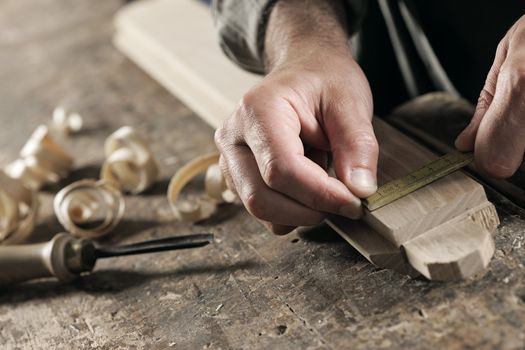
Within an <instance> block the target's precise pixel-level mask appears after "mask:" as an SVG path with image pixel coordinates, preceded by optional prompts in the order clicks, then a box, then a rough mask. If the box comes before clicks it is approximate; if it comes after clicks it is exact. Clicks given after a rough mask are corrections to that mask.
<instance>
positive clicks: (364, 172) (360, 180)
mask: <svg viewBox="0 0 525 350" xmlns="http://www.w3.org/2000/svg"><path fill="white" fill-rule="evenodd" d="M350 181H351V182H352V184H353V185H354V186H356V187H358V188H359V189H360V190H361V191H362V192H363V194H364V195H371V194H372V193H374V192H375V191H377V182H376V179H375V177H374V175H372V172H371V171H370V170H368V169H365V168H354V169H352V172H351V173H350Z"/></svg>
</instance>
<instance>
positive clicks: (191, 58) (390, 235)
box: [115, 0, 493, 280]
mask: <svg viewBox="0 0 525 350" xmlns="http://www.w3.org/2000/svg"><path fill="white" fill-rule="evenodd" d="M115 24H116V29H117V32H116V35H115V43H116V45H117V47H119V48H120V49H121V50H122V51H123V52H124V53H126V54H127V55H128V56H129V57H130V58H131V59H133V60H135V61H136V62H137V63H138V64H139V65H140V66H141V67H142V68H143V69H144V70H146V71H147V72H149V73H150V74H151V75H152V76H153V77H154V78H156V79H157V80H158V81H159V82H160V83H161V84H163V85H164V86H165V87H166V88H168V90H170V91H171V92H172V93H174V94H175V95H177V96H179V97H180V98H181V99H182V100H183V101H184V102H185V103H187V104H188V106H189V107H190V108H192V109H193V110H195V111H196V112H197V113H198V114H199V115H200V116H201V117H202V118H203V119H204V120H206V121H207V122H208V123H210V125H212V126H213V127H217V126H218V125H220V124H221V123H222V121H223V120H224V118H226V117H227V116H228V115H229V114H230V113H231V111H233V109H234V107H235V105H236V103H237V101H238V100H239V99H240V98H241V97H242V95H243V94H244V93H245V92H246V91H248V89H249V88H250V86H252V85H253V84H254V83H256V82H257V78H256V77H254V76H252V75H247V74H246V73H240V69H238V68H235V67H233V66H232V64H231V63H229V62H226V61H225V60H226V58H225V57H224V55H223V53H222V52H221V50H220V48H219V47H218V44H217V42H216V38H215V36H214V35H213V27H212V24H211V18H210V15H209V13H208V11H207V10H206V8H205V7H204V6H202V5H201V4H198V3H196V2H195V1H193V0H179V1H177V2H174V1H170V0H152V1H149V2H144V3H137V4H133V5H131V6H129V7H127V8H125V9H123V10H121V12H120V13H119V15H118V16H116V20H115ZM189 32H191V34H192V36H191V38H190V37H188V36H186V34H187V33H189ZM374 129H375V132H376V136H377V138H378V141H379V144H380V157H379V170H378V182H379V185H381V184H384V183H385V182H387V181H389V180H391V179H394V178H397V177H400V176H403V175H405V174H407V173H408V172H410V171H412V170H415V169H416V168H418V167H420V166H422V165H424V164H426V163H428V162H429V161H430V160H432V159H434V158H435V155H433V154H432V153H430V152H429V151H428V150H426V149H424V148H423V147H421V146H420V145H418V144H417V143H415V142H414V141H412V140H410V139H408V138H407V137H406V136H404V135H402V134H401V133H399V132H398V131H396V130H395V129H393V128H392V127H390V126H389V125H387V124H386V123H384V122H383V121H381V120H379V119H376V120H375V121H374ZM485 203H487V198H486V196H485V192H484V190H483V188H482V186H481V185H480V184H478V183H477V182H475V181H474V180H472V179H471V178H469V177H468V176H466V175H465V174H463V173H461V172H456V173H454V174H452V175H449V176H447V177H445V178H443V179H441V180H439V181H436V182H435V183H433V184H431V185H428V186H426V187H424V188H422V189H420V190H418V191H416V192H414V193H412V194H410V195H408V196H406V197H404V198H402V199H400V200H398V201H396V202H394V203H391V204H389V205H387V206H385V207H383V208H380V209H378V210H376V211H373V212H367V213H366V214H365V217H364V219H363V221H364V222H366V224H368V225H369V227H370V228H371V229H368V228H367V229H366V231H367V234H366V235H365V234H363V233H362V232H359V233H357V234H356V233H354V232H350V227H346V225H343V226H345V227H344V228H343V227H339V225H340V222H338V223H334V222H332V223H331V226H332V227H334V228H336V231H337V232H339V233H340V234H342V235H343V236H344V237H345V238H346V239H347V240H348V241H349V243H350V244H352V245H353V246H354V247H355V248H356V249H357V250H358V251H360V252H361V253H362V254H363V255H364V256H365V257H367V259H368V260H370V261H371V262H372V263H375V264H377V265H379V266H382V267H389V268H394V269H398V270H406V271H408V270H409V269H407V268H405V267H402V268H401V267H400V261H401V260H404V261H407V259H406V257H404V255H403V250H401V253H400V255H399V256H398V254H397V253H395V252H393V251H392V252H391V249H390V248H391V247H390V246H389V244H393V246H394V247H395V248H396V249H401V248H402V247H403V246H404V245H405V244H407V243H409V242H410V241H411V240H412V239H415V238H417V237H419V236H421V235H428V232H429V231H432V235H436V237H438V236H439V237H449V236H450V235H449V234H448V232H449V228H450V225H445V224H446V223H447V222H449V221H450V220H452V219H455V220H457V218H461V220H469V219H468V218H467V214H466V213H467V212H468V211H469V210H471V209H472V208H476V207H478V206H480V205H483V204H485ZM456 222H459V221H456ZM458 225H459V224H458ZM465 225H466V226H469V227H470V226H471V225H470V222H468V223H466V222H465ZM472 225H477V224H475V223H474V224H472ZM360 227H362V226H360ZM353 228H354V229H356V231H360V230H361V229H362V228H355V227H353ZM479 229H480V230H482V231H483V234H482V235H480V237H479V239H480V240H481V242H480V245H472V244H471V245H469V246H468V247H469V249H470V250H468V249H466V250H465V251H464V252H462V254H469V255H470V256H475V257H479V258H478V259H477V260H475V261H474V262H471V263H470V264H469V268H468V269H464V270H461V269H460V271H459V272H458V271H457V270H458V269H457V260H458V259H459V260H460V259H462V258H463V256H462V255H461V254H459V253H457V254H455V255H454V257H455V258H454V259H452V260H451V261H450V264H449V266H448V268H449V274H448V275H447V273H446V272H443V271H447V266H446V264H444V262H443V261H440V264H441V265H440V266H441V270H440V271H441V272H440V273H439V274H438V275H436V276H438V277H437V278H439V279H445V280H446V279H456V278H466V277H470V276H471V275H472V274H474V273H476V272H479V271H481V270H483V269H484V268H485V267H486V266H487V264H488V261H489V260H490V259H487V258H486V257H487V256H492V252H493V244H492V238H491V236H490V232H488V231H487V230H486V229H485V228H483V227H479ZM362 230H365V229H362ZM469 232H470V231H468V232H467V231H465V233H464V235H465V236H466V237H465V240H467V241H468V240H469V239H470V234H469ZM372 236H374V238H373V240H370V239H369V238H368V237H372ZM385 239H386V241H387V242H388V243H386V244H383V243H385V242H384V240H385ZM455 239H457V240H458V241H461V240H462V237H461V235H460V234H456V235H455ZM372 242H373V243H372ZM418 242H420V244H417V245H411V246H410V247H411V250H410V251H411V252H413V254H412V256H413V258H412V260H410V262H411V263H412V266H413V267H416V269H418V271H419V272H420V273H423V274H424V275H425V276H427V277H429V278H433V276H434V275H432V274H429V273H428V271H427V270H426V269H425V267H424V266H427V265H428V263H432V261H430V262H429V261H426V260H425V259H422V262H421V264H419V263H417V262H415V260H414V259H415V257H416V256H421V257H425V258H427V260H428V258H429V257H430V255H429V254H428V253H426V254H423V253H422V252H421V254H418V253H419V252H417V251H416V250H417V249H420V250H421V251H422V250H424V249H425V247H424V243H425V242H428V244H430V245H431V246H432V247H435V245H436V244H435V240H420V241H418ZM421 242H423V243H421ZM429 249H435V248H429ZM479 249H481V250H483V252H484V254H478V250H479ZM467 250H468V251H467ZM400 257H401V258H400ZM449 257H452V255H449ZM385 259H386V260H385Z"/></svg>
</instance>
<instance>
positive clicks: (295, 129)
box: [244, 101, 362, 219]
mask: <svg viewBox="0 0 525 350" xmlns="http://www.w3.org/2000/svg"><path fill="white" fill-rule="evenodd" d="M283 102H284V101H283ZM262 107H264V108H260V109H259V111H257V110H254V111H253V113H252V118H251V120H249V122H246V123H245V127H244V135H245V141H246V143H247V144H248V146H249V147H250V149H251V150H252V152H253V154H254V156H255V159H256V162H257V165H258V167H259V171H260V174H261V175H262V178H263V180H264V182H265V184H266V185H267V186H268V187H269V188H271V189H273V190H275V191H277V192H280V193H283V194H285V195H286V196H288V197H290V198H293V199H294V200H296V201H298V202H300V203H302V204H303V205H304V206H306V207H308V208H312V209H315V210H316V211H321V212H329V213H336V214H340V215H343V216H346V217H349V218H354V219H355V218H358V217H360V216H361V215H362V208H361V202H360V200H359V199H358V198H357V197H356V196H355V195H353V194H352V193H351V192H350V191H349V190H348V188H347V187H346V186H345V185H344V184H343V183H342V182H340V181H339V180H337V179H335V178H332V177H329V176H328V174H327V173H326V171H324V170H323V169H322V168H321V167H320V166H319V165H317V164H316V163H315V162H313V161H312V160H310V159H308V158H307V157H305V155H304V149H303V144H302V142H301V139H300V138H299V134H300V131H301V125H300V123H299V121H298V119H297V116H296V115H295V111H294V110H293V108H291V107H290V106H289V105H288V104H287V103H282V104H277V105H275V104H274V105H264V106H262ZM258 113H260V114H259V115H258ZM277 125H278V127H276V126H277Z"/></svg>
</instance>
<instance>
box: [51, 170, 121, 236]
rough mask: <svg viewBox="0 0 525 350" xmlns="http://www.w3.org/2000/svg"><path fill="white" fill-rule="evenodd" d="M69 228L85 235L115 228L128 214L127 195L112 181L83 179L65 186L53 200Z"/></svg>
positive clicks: (101, 232) (58, 212)
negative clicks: (126, 210) (125, 196)
mask: <svg viewBox="0 0 525 350" xmlns="http://www.w3.org/2000/svg"><path fill="white" fill-rule="evenodd" d="M53 206H54V210H55V214H56V216H57V218H58V220H59V221H60V223H61V224H62V226H64V228H65V229H66V230H68V231H69V232H70V233H71V234H73V235H75V236H78V237H82V238H97V237H100V236H103V235H105V234H106V233H108V232H109V231H111V230H112V229H113V228H115V227H116V226H117V225H118V223H119V222H120V220H121V219H122V216H123V214H124V208H125V205H124V198H123V197H122V193H121V192H120V190H119V189H117V188H116V187H115V186H114V184H113V183H112V182H108V181H105V180H99V181H96V180H81V181H77V182H74V183H72V184H71V185H69V186H67V187H65V188H63V189H62V190H61V191H60V192H58V194H57V195H56V196H55V199H54V202H53Z"/></svg>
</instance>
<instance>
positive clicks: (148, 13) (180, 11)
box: [114, 0, 260, 128]
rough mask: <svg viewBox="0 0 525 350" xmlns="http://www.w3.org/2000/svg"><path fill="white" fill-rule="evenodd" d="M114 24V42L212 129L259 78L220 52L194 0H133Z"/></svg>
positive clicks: (208, 17) (207, 18)
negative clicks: (144, 0)
mask: <svg viewBox="0 0 525 350" xmlns="http://www.w3.org/2000/svg"><path fill="white" fill-rule="evenodd" d="M114 24H115V29H116V33H115V37H114V43H115V45H116V46H117V47H118V48H119V49H120V50H121V51H122V52H124V53H125V54H126V55H127V56H128V57H129V58H131V59H132V60H133V61H135V62H136V63H137V64H138V65H139V66H140V67H141V68H142V69H144V70H145V71H146V72H147V73H149V74H150V75H151V76H152V77H153V78H155V79H156V80H157V81H158V82H159V83H160V84H162V85H163V86H164V87H165V88H166V89H168V90H169V91H170V92H171V93H172V94H174V95H175V96H177V97H178V98H179V99H180V100H182V102H184V103H185V104H186V105H187V106H188V107H190V108H191V109H192V110H194V111H195V112H196V113H197V114H199V116H200V117H201V118H203V119H204V120H205V121H206V122H207V123H209V124H210V125H211V126H213V127H214V128H217V127H218V126H219V125H220V123H221V121H222V120H224V119H225V118H226V117H227V116H229V115H230V114H231V112H232V110H233V107H232V103H233V105H235V103H237V101H238V100H239V99H240V98H241V97H242V95H243V94H244V93H245V92H246V91H247V90H248V89H249V88H250V87H251V86H252V85H255V84H256V83H257V82H259V81H260V76H257V75H255V74H251V73H248V72H245V71H243V70H241V69H239V68H238V67H237V66H235V65H234V64H233V63H232V62H230V61H229V60H228V58H226V56H225V55H224V54H223V53H222V51H221V49H220V47H219V45H218V39H217V37H216V36H215V35H214V33H215V30H214V27H213V23H212V19H211V15H210V13H209V9H208V8H207V7H206V5H204V4H203V3H201V2H200V1H195V0H177V1H172V0H167V1H166V0H160V1H159V0H151V1H148V2H140V1H137V2H135V3H131V4H129V5H128V6H126V7H124V8H123V9H122V10H120V11H119V12H118V13H117V15H116V16H115V20H114Z"/></svg>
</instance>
